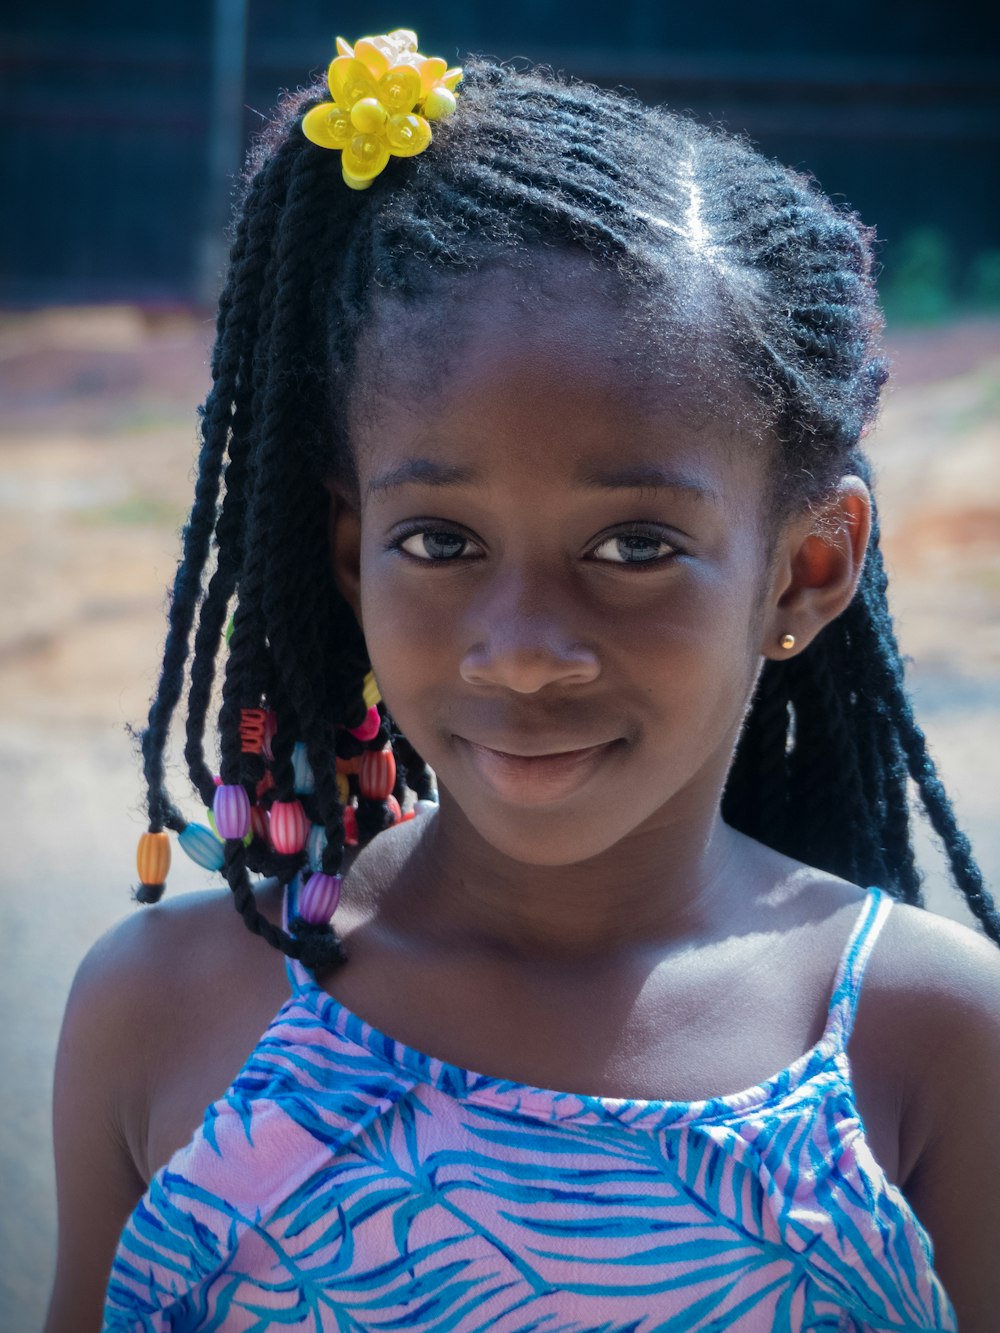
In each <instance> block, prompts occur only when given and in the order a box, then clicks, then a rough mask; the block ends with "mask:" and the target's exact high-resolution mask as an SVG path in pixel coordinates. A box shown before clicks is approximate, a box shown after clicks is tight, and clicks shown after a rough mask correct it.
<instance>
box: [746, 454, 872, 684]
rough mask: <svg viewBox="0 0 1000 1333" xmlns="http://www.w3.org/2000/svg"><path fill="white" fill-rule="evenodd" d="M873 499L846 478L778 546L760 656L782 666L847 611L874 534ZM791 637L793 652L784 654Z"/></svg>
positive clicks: (857, 481)
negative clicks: (784, 642) (784, 645)
mask: <svg viewBox="0 0 1000 1333" xmlns="http://www.w3.org/2000/svg"><path fill="white" fill-rule="evenodd" d="M871 521H872V498H871V494H870V492H869V490H868V487H867V486H866V485H865V483H864V482H863V481H862V480H861V478H860V477H853V476H850V477H842V478H841V479H840V481H839V482H838V484H837V487H836V490H835V491H834V492H833V494H832V495H831V496H829V497H828V499H826V500H825V501H824V502H823V503H822V504H821V505H818V506H816V507H814V508H812V509H810V511H809V512H808V514H806V515H804V516H803V517H802V518H799V519H793V520H792V522H791V523H790V524H789V525H788V527H787V528H786V529H785V532H784V533H783V535H782V536H781V538H780V539H779V542H778V551H777V558H776V560H775V564H774V568H773V573H772V579H771V587H770V592H769V596H768V600H767V614H766V615H765V617H764V622H765V623H764V641H763V643H762V644H761V648H760V651H761V654H762V655H763V656H764V657H770V658H774V659H775V660H777V661H783V660H785V659H787V658H788V657H789V656H794V654H795V653H797V652H800V651H801V650H802V649H803V648H805V647H807V646H808V644H810V643H811V642H812V641H813V639H814V638H815V637H816V635H817V634H818V633H819V632H820V630H821V629H823V628H824V627H825V626H826V625H828V624H829V623H830V621H831V620H834V619H836V617H837V616H839V615H840V613H841V611H844V610H846V609H847V607H848V606H849V604H850V602H851V599H852V598H853V596H854V592H855V589H856V588H857V586H858V579H859V578H860V577H861V570H862V567H863V565H864V561H865V551H866V550H867V548H868V537H869V534H870V532H871ZM786 634H791V635H793V636H794V638H795V645H794V647H793V648H782V647H781V639H782V637H783V636H784V635H786Z"/></svg>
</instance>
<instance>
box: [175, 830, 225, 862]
mask: <svg viewBox="0 0 1000 1333" xmlns="http://www.w3.org/2000/svg"><path fill="white" fill-rule="evenodd" d="M177 841H178V842H179V843H180V845H181V847H182V848H183V849H184V851H185V852H186V853H187V855H188V856H190V858H191V860H192V861H193V862H194V863H195V865H198V866H201V867H202V868H203V869H205V870H221V869H222V865H223V862H224V861H225V859H226V848H225V845H224V844H223V843H221V842H220V841H219V839H218V838H217V837H216V836H215V834H214V833H213V832H212V830H211V829H210V828H206V827H205V825H204V824H188V825H187V826H186V827H185V828H183V829H182V830H181V832H180V833H179V834H178V836H177Z"/></svg>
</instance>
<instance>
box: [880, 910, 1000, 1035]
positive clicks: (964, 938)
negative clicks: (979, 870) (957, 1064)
mask: <svg viewBox="0 0 1000 1333" xmlns="http://www.w3.org/2000/svg"><path fill="white" fill-rule="evenodd" d="M865 984H866V987H868V986H871V987H872V988H874V989H877V990H879V991H881V992H883V993H885V994H886V995H889V994H893V995H896V996H897V997H898V998H899V999H900V1000H905V1001H906V1002H907V1003H910V1004H914V1005H917V1006H919V1008H920V1011H921V1012H922V1013H923V1014H924V1016H925V1017H926V1018H927V1019H928V1020H930V1021H932V1022H933V1023H935V1024H936V1023H940V1024H943V1025H948V1024H951V1023H953V1022H954V1021H955V1020H956V1019H959V1018H974V1017H975V1016H976V1015H979V1016H981V1018H982V1019H983V1020H984V1021H986V1022H987V1023H989V1021H990V1020H991V1019H992V1020H994V1021H996V1020H1000V948H998V947H997V946H996V944H994V943H993V942H992V941H991V940H989V939H987V938H986V936H985V935H983V934H981V933H980V932H979V931H977V930H974V929H972V928H970V927H969V926H965V925H962V924H960V923H959V922H957V921H952V920H950V919H949V918H948V917H944V916H939V915H937V913H935V912H931V911H928V910H926V909H924V908H920V907H910V906H909V905H908V904H906V903H899V902H897V903H893V906H892V910H891V912H890V913H889V915H888V918H887V919H886V922H885V926H884V928H883V932H882V941H881V944H880V947H879V948H878V949H877V950H876V952H875V954H874V955H873V958H872V964H871V967H870V979H869V980H868V981H866V983H865Z"/></svg>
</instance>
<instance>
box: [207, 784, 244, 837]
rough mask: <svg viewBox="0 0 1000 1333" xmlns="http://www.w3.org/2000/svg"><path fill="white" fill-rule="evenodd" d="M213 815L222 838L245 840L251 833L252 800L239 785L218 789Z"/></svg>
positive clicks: (224, 786) (223, 786)
mask: <svg viewBox="0 0 1000 1333" xmlns="http://www.w3.org/2000/svg"><path fill="white" fill-rule="evenodd" d="M212 813H213V814H214V815H215V827H216V828H217V829H218V830H219V837H220V838H245V837H246V835H247V834H248V833H249V832H250V798H249V796H247V794H246V790H245V789H244V788H243V787H241V786H240V785H239V783H235V784H233V785H232V786H229V785H227V784H225V783H224V784H223V785H222V786H221V787H216V789H215V800H214V801H213V802H212Z"/></svg>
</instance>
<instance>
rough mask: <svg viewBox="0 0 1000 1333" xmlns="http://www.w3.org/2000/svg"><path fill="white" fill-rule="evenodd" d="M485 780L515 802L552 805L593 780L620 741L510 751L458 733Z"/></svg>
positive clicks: (465, 750)
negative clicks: (545, 750)
mask: <svg viewBox="0 0 1000 1333" xmlns="http://www.w3.org/2000/svg"><path fill="white" fill-rule="evenodd" d="M455 739H456V740H457V741H459V742H460V745H461V748H462V749H463V750H464V752H465V753H466V754H467V755H468V757H469V760H470V761H471V763H472V766H473V768H474V769H475V771H476V773H477V774H478V775H479V777H481V778H482V780H483V781H484V782H485V783H487V785H488V786H490V787H491V788H492V789H493V791H494V792H495V793H496V794H497V796H499V797H500V798H501V799H502V800H504V801H509V802H511V803H512V804H514V805H551V804H554V803H555V802H556V801H561V800H564V799H565V798H566V797H567V796H571V795H572V794H573V793H574V792H575V791H577V790H578V789H579V788H580V787H582V786H583V785H584V784H585V783H586V782H588V781H589V779H590V778H591V776H592V775H593V774H594V773H595V772H596V770H597V769H598V768H599V767H600V766H601V764H602V762H603V761H604V760H605V759H606V758H607V756H608V754H609V753H610V751H611V750H612V749H614V748H615V747H617V745H618V741H616V740H615V741H607V742H605V744H603V745H591V746H589V747H588V748H587V749H585V750H565V751H561V752H559V753H556V754H533V755H523V754H508V753H506V752H505V751H503V750H491V749H490V748H489V747H488V746H485V745H477V744H476V743H475V741H468V740H466V739H465V738H464V737H463V736H456V737H455Z"/></svg>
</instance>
